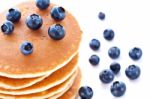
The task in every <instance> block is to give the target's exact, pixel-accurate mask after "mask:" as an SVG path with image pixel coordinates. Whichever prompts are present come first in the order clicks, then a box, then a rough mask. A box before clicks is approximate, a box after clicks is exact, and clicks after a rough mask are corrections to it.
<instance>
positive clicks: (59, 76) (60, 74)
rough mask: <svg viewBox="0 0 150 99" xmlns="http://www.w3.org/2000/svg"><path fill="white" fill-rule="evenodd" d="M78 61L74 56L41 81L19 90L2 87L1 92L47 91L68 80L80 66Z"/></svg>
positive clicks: (13, 93) (14, 93)
mask: <svg viewBox="0 0 150 99" xmlns="http://www.w3.org/2000/svg"><path fill="white" fill-rule="evenodd" d="M77 63H78V56H76V57H74V58H73V60H72V61H71V62H69V63H68V64H67V65H66V66H64V67H63V68H61V69H59V70H57V71H56V72H54V73H53V74H52V75H50V76H48V77H47V78H45V79H44V80H42V81H41V82H39V83H36V84H34V85H32V86H30V87H27V88H23V89H18V90H11V89H4V88H0V93H3V94H11V95H24V94H31V93H37V92H42V91H45V90H47V89H50V88H52V87H54V86H57V85H59V84H61V83H63V82H64V81H65V80H67V79H68V78H69V77H70V76H71V75H72V74H73V73H74V72H75V70H76V69H77V67H78V66H77Z"/></svg>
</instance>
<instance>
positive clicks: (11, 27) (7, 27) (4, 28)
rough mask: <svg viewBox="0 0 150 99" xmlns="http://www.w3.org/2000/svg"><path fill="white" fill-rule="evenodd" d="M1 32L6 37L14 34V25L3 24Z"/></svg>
mask: <svg viewBox="0 0 150 99" xmlns="http://www.w3.org/2000/svg"><path fill="white" fill-rule="evenodd" d="M1 31H2V32H3V33H4V34H6V35H9V34H12V33H13V31H14V24H13V23H12V22H11V21H6V22H5V23H3V24H2V26H1Z"/></svg>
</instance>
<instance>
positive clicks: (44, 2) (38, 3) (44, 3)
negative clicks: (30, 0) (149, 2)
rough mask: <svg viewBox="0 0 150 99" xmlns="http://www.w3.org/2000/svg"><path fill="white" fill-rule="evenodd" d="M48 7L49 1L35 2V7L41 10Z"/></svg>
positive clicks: (37, 0) (40, 0) (39, 0)
mask: <svg viewBox="0 0 150 99" xmlns="http://www.w3.org/2000/svg"><path fill="white" fill-rule="evenodd" d="M49 5H50V0H36V6H37V7H38V8H39V9H41V10H43V9H47V8H48V7H49Z"/></svg>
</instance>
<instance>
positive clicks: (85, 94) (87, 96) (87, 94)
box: [79, 86, 93, 99]
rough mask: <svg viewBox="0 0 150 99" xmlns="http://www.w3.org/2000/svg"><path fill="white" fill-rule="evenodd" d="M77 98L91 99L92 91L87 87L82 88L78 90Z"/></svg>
mask: <svg viewBox="0 0 150 99" xmlns="http://www.w3.org/2000/svg"><path fill="white" fill-rule="evenodd" d="M79 96H80V97H81V99H92V97H93V90H92V88H91V87H89V86H82V87H81V88H80V89H79Z"/></svg>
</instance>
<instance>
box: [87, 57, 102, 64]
mask: <svg viewBox="0 0 150 99" xmlns="http://www.w3.org/2000/svg"><path fill="white" fill-rule="evenodd" d="M99 60H100V59H99V57H98V56H97V55H92V56H91V57H90V59H89V62H90V63H91V64H92V65H94V66H95V65H98V64H99Z"/></svg>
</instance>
